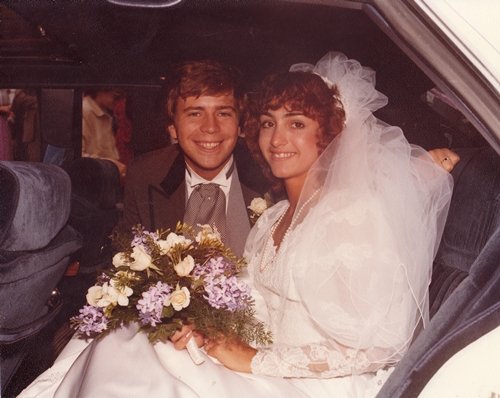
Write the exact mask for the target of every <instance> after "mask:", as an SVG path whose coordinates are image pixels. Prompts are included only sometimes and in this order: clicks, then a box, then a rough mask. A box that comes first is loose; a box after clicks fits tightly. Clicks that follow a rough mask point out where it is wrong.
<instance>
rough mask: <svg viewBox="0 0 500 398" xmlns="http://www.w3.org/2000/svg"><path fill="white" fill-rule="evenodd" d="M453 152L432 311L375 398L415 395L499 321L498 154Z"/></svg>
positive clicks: (434, 273) (433, 290)
mask: <svg viewBox="0 0 500 398" xmlns="http://www.w3.org/2000/svg"><path fill="white" fill-rule="evenodd" d="M457 152H459V154H460V155H461V158H462V160H461V161H460V162H459V163H458V166H457V167H456V169H455V170H454V171H453V176H454V179H455V189H454V193H453V197H452V204H451V207H450V213H449V215H448V220H447V223H446V227H445V232H444V235H443V240H442V242H441V245H440V248H439V251H438V254H437V256H436V263H435V269H434V272H433V278H434V280H433V281H432V284H431V287H430V296H431V313H434V314H435V315H434V317H433V318H432V319H431V321H430V322H429V324H428V325H427V327H426V329H425V330H424V331H422V332H421V333H420V335H419V336H418V337H417V339H416V340H415V342H414V343H413V344H412V346H411V347H410V349H409V350H408V352H407V353H406V354H405V356H404V357H403V359H402V360H401V362H400V363H399V364H398V365H397V366H396V369H395V370H394V373H393V374H392V375H391V376H390V377H389V379H388V380H387V382H386V383H385V384H384V386H383V387H382V389H381V390H380V392H379V394H378V395H377V398H398V397H404V398H410V397H417V396H418V395H419V394H420V392H421V391H422V389H423V388H424V387H425V385H426V384H427V382H428V381H429V380H430V379H431V377H432V376H433V375H434V374H435V372H436V371H437V370H438V369H439V368H440V367H441V366H442V365H443V364H444V363H445V362H446V361H447V360H448V359H449V358H451V357H452V356H453V355H454V354H455V353H456V352H458V351H459V350H460V349H462V348H464V347H465V346H467V345H468V344H470V343H472V342H473V341H475V340H477V339H478V338H479V337H481V336H483V335H484V334H486V333H488V332H489V331H491V330H492V329H494V328H495V327H497V326H500V156H499V155H498V154H496V153H495V152H494V151H493V149H491V148H484V149H476V150H472V149H469V150H463V151H457Z"/></svg>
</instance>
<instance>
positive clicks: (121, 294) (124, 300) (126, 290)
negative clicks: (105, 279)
mask: <svg viewBox="0 0 500 398" xmlns="http://www.w3.org/2000/svg"><path fill="white" fill-rule="evenodd" d="M109 283H110V285H111V286H110V288H111V289H113V290H114V291H115V292H116V294H117V297H116V301H117V302H118V304H120V305H122V306H127V305H128V298H129V296H131V295H132V293H134V291H133V290H132V289H131V288H130V287H128V286H123V287H121V288H119V287H118V286H117V283H118V282H117V281H116V280H115V279H111V281H110V282H109Z"/></svg>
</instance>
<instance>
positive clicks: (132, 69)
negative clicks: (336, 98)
mask: <svg viewBox="0 0 500 398" xmlns="http://www.w3.org/2000/svg"><path fill="white" fill-rule="evenodd" d="M150 1H158V0H150ZM0 3H2V4H4V5H5V6H7V7H9V8H11V9H12V10H13V11H15V12H16V13H18V14H19V15H20V16H21V17H22V18H24V19H25V20H26V21H28V22H27V23H28V25H29V27H28V28H29V29H31V33H30V34H28V36H29V40H24V41H23V40H21V41H18V42H16V41H15V40H14V42H12V40H13V38H12V37H10V38H9V39H8V40H7V39H6V38H5V37H4V36H2V38H0V49H1V50H2V54H1V55H2V56H1V58H0V68H1V70H2V73H1V74H0V84H2V85H3V86H4V87H5V86H9V87H21V86H34V87H47V86H54V87H61V86H62V87H71V86H83V85H96V84H107V85H127V86H134V85H138V86H151V87H157V86H158V85H159V84H160V83H161V76H164V75H165V74H166V73H167V72H168V70H169V68H170V67H171V65H172V64H173V63H176V62H178V61H184V60H195V59H198V60H199V59H207V58H211V59H217V60H221V61H225V62H228V63H231V64H234V65H235V66H237V67H239V68H240V69H241V70H242V72H243V73H244V75H245V76H246V78H247V81H248V86H249V88H250V89H251V88H252V87H253V86H254V85H255V84H256V83H259V82H260V81H261V80H262V78H263V77H264V76H266V75H267V74H269V73H271V72H275V71H278V70H286V69H288V68H289V67H290V65H291V64H294V63H298V62H309V63H315V62H316V61H317V60H319V59H320V58H321V57H322V56H323V55H325V54H326V53H327V52H328V51H331V50H334V51H341V52H343V53H345V54H346V55H347V56H348V57H350V58H355V59H357V60H359V61H360V62H361V63H362V64H363V65H366V66H370V67H372V68H373V69H374V70H376V71H377V88H378V89H379V90H380V91H381V92H383V93H384V94H386V95H388V96H389V99H390V101H389V106H388V107H386V108H384V109H383V110H382V111H381V114H379V117H381V118H382V119H383V120H385V121H387V122H388V123H391V124H396V125H399V126H401V127H402V128H403V129H404V130H405V133H406V135H407V137H408V138H409V140H410V141H411V142H413V143H416V144H419V145H422V146H424V147H425V148H427V149H429V148H432V147H439V146H447V145H449V144H450V141H449V140H448V138H446V137H449V136H450V135H449V134H448V132H449V131H451V130H453V129H454V127H450V126H448V125H447V124H446V123H443V121H442V120H440V119H439V118H436V117H433V116H436V115H432V112H431V111H430V110H429V109H428V107H427V105H425V104H424V102H423V101H422V100H421V99H420V98H421V97H422V95H424V94H425V92H426V91H427V90H428V89H430V88H432V87H433V86H434V83H433V82H432V81H431V80H430V79H429V78H428V77H427V76H426V75H425V74H424V73H423V72H422V71H421V70H420V69H419V68H418V67H417V66H416V65H415V64H414V63H413V61H411V60H410V59H409V58H408V57H407V56H406V55H405V53H404V52H403V51H401V50H400V49H399V48H398V47H397V46H396V45H395V44H394V43H393V42H392V41H391V40H390V39H389V38H388V37H387V36H386V35H385V33H383V32H382V31H381V30H380V29H379V27H378V26H377V25H376V24H375V23H374V22H373V21H372V20H371V19H370V18H369V16H368V15H366V14H365V13H364V12H363V11H362V10H361V8H362V7H361V4H360V3H356V2H354V3H350V8H349V7H348V8H340V7H332V6H331V5H329V6H327V5H314V4H303V3H299V2H297V3H296V2H293V1H291V2H290V1H277V0H273V1H263V0H253V1H250V0H247V1H245V0H185V1H184V2H183V3H182V4H180V5H177V6H175V7H172V8H134V7H124V6H118V5H115V4H110V3H108V2H107V1H105V0H71V1H70V0H43V1H42V0H38V1H36V0H0ZM333 3H337V4H339V3H340V1H338V0H337V1H336V2H333ZM348 5H349V4H348ZM355 8H359V9H355ZM0 10H1V8H0ZM0 26H1V25H0ZM2 28H5V27H4V26H2ZM4 30H5V29H4ZM9 40H10V41H9ZM23 46H24V47H23ZM6 50H7V51H6ZM429 114H430V117H429ZM468 140H469V138H468V137H466V140H465V141H468ZM466 145H469V143H468V142H466Z"/></svg>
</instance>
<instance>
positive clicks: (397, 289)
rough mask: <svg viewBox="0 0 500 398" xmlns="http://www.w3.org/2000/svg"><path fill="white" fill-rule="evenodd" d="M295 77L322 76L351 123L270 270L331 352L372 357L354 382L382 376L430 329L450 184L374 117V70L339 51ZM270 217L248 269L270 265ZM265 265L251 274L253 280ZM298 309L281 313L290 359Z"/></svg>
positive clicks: (280, 329)
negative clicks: (266, 255)
mask: <svg viewBox="0 0 500 398" xmlns="http://www.w3.org/2000/svg"><path fill="white" fill-rule="evenodd" d="M290 70H291V71H312V72H314V73H317V74H319V75H320V76H321V77H323V79H324V80H325V82H327V84H336V85H337V87H338V88H339V91H340V100H341V101H342V103H343V104H344V107H345V109H346V113H347V120H346V127H345V129H344V131H343V132H342V133H341V134H340V135H339V136H338V137H336V138H335V140H334V141H333V142H332V143H331V144H330V145H329V146H328V147H327V148H326V150H325V151H324V152H323V153H322V155H321V156H320V158H319V159H318V161H317V162H316V163H315V164H314V165H313V167H312V168H311V170H310V172H309V174H308V177H307V181H306V184H305V186H304V188H303V191H302V195H301V198H300V201H299V203H298V205H297V211H296V212H298V211H299V209H301V208H302V210H301V212H300V215H298V216H297V214H296V215H295V217H296V218H297V220H296V221H295V223H294V224H293V227H292V230H291V231H290V233H289V234H288V236H286V237H285V240H284V241H283V242H282V243H281V247H280V250H279V252H278V257H277V258H278V259H279V258H280V260H279V261H278V260H277V261H276V263H274V264H272V265H271V267H273V266H282V267H287V268H289V269H290V272H289V274H290V277H289V278H284V280H283V283H284V284H285V286H283V288H282V289H280V290H281V291H282V292H290V291H296V292H297V294H298V298H297V300H298V301H299V302H300V303H301V305H302V307H303V308H304V309H305V311H306V312H307V314H308V316H309V317H310V320H311V322H313V323H314V324H315V325H317V327H318V329H319V330H321V331H322V333H324V337H323V339H324V340H325V341H326V343H325V344H326V345H327V346H329V347H330V349H333V350H338V351H339V352H342V353H344V354H346V349H354V350H355V351H356V352H358V353H359V354H360V355H361V357H364V356H368V358H369V361H370V362H371V365H370V366H368V367H364V370H363V369H360V368H359V367H357V366H355V365H354V364H353V365H352V368H351V369H349V370H346V371H345V374H353V375H355V374H358V373H363V372H365V371H372V372H373V371H376V370H377V369H381V368H384V367H386V366H390V365H394V364H395V363H397V362H398V361H399V360H400V359H401V357H402V355H403V354H404V352H405V351H406V349H407V348H408V346H409V344H410V342H411V340H412V338H413V337H414V334H415V333H414V332H415V331H416V330H417V328H418V327H419V325H425V323H426V322H427V320H428V285H429V283H430V278H431V267H432V260H433V258H434V256H435V253H436V250H437V245H438V243H439V240H440V237H441V234H442V231H443V227H444V222H445V219H446V215H447V210H448V206H449V200H450V198H451V191H452V179H451V176H450V175H449V174H448V173H447V172H445V171H444V170H443V169H441V168H440V167H438V166H437V165H435V163H434V162H433V160H432V158H431V157H430V155H429V154H428V153H427V152H426V151H424V150H423V149H421V148H418V147H414V146H411V145H410V144H409V143H408V142H407V141H406V139H405V138H404V136H403V133H402V131H401V130H400V129H399V128H397V127H392V126H388V125H386V124H384V123H383V122H381V121H379V120H378V119H376V118H375V117H374V116H373V115H372V112H373V111H375V110H377V109H379V108H380V107H382V106H384V105H385V104H386V103H387V98H386V97H385V96H384V95H383V94H381V93H379V92H378V91H376V90H375V73H374V72H373V71H372V70H371V69H369V68H365V67H362V66H361V65H360V64H359V62H357V61H355V60H349V59H347V58H346V57H345V56H344V55H343V54H340V53H334V52H331V53H328V54H327V55H326V56H325V57H323V58H322V59H321V60H320V61H319V62H318V63H317V65H315V66H314V65H309V64H297V65H294V66H292V68H291V69H290ZM315 192H316V194H315V195H314V199H313V200H311V197H312V196H313V194H314V193H315ZM271 210H272V209H271ZM264 216H266V213H264ZM264 216H262V217H261V218H262V220H259V221H261V222H260V223H259V222H258V223H257V225H256V227H255V228H254V229H253V230H252V232H251V234H250V236H249V238H248V241H247V242H248V244H247V248H246V254H247V256H248V258H249V259H250V261H251V259H253V258H254V259H255V258H257V259H259V258H260V257H261V256H262V251H263V248H264V247H265V244H266V241H267V239H268V237H269V230H270V226H271V225H272V224H270V223H268V222H266V217H264ZM268 216H272V212H270V213H269V214H268ZM275 216H276V217H277V216H279V214H277V215H275ZM259 224H260V225H259ZM257 263H258V261H256V262H255V261H254V269H253V270H252V269H250V272H251V273H252V272H253V275H254V278H255V274H256V273H258V272H260V271H259V270H258V269H256V268H255V267H256V265H255V264H257ZM263 278H264V277H262V275H260V276H258V277H257V278H256V279H263ZM264 279H265V278H264ZM257 282H258V281H257ZM257 284H258V283H257ZM295 302H296V300H293V299H291V297H290V296H288V295H287V294H283V295H281V299H280V301H279V303H275V307H276V308H278V311H277V312H276V313H275V314H274V315H273V317H274V318H275V319H274V322H273V323H274V326H273V329H274V330H273V332H274V333H275V336H276V339H277V342H278V344H277V345H276V350H281V349H282V348H279V347H278V346H279V344H280V343H279V341H280V337H279V336H281V335H286V334H287V333H288V332H287V330H288V329H289V328H290V327H291V325H290V320H289V319H290V317H289V313H290V312H291V311H297V309H296V308H294V303H295ZM350 355H351V356H352V354H350ZM355 355H356V354H355ZM325 375H328V373H325ZM358 395H359V394H358ZM361 395H362V394H361ZM361 395H359V396H361Z"/></svg>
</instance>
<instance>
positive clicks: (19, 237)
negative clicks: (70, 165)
mask: <svg viewBox="0 0 500 398" xmlns="http://www.w3.org/2000/svg"><path fill="white" fill-rule="evenodd" d="M70 199H71V184H70V179H69V176H68V175H67V174H66V172H64V171H63V170H62V169H61V168H59V167H57V166H54V165H47V164H40V163H24V162H0V314H1V315H0V350H1V351H0V355H1V361H2V362H1V384H2V391H3V390H4V388H5V386H6V385H7V384H8V382H9V380H10V378H11V376H12V375H13V373H14V372H15V370H16V369H17V366H18V365H19V363H20V361H21V360H22V359H23V357H24V356H25V355H26V350H27V347H28V345H27V344H25V343H26V341H28V338H29V337H31V336H34V335H35V334H36V333H37V332H39V331H40V330H41V329H42V328H43V327H45V326H46V325H47V324H49V323H50V321H51V320H52V319H53V318H54V317H55V315H56V314H57V312H58V311H59V310H60V308H61V303H60V302H58V301H57V300H55V299H54V296H53V291H54V288H55V287H56V285H57V283H58V282H59V280H60V279H61V277H62V276H63V274H64V272H65V270H66V268H67V266H68V263H69V259H70V255H71V254H72V253H74V252H75V251H76V250H78V249H79V248H80V246H81V236H80V234H78V233H77V232H76V231H75V230H74V229H73V228H72V227H70V226H69V225H67V219H68V216H69V211H70Z"/></svg>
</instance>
